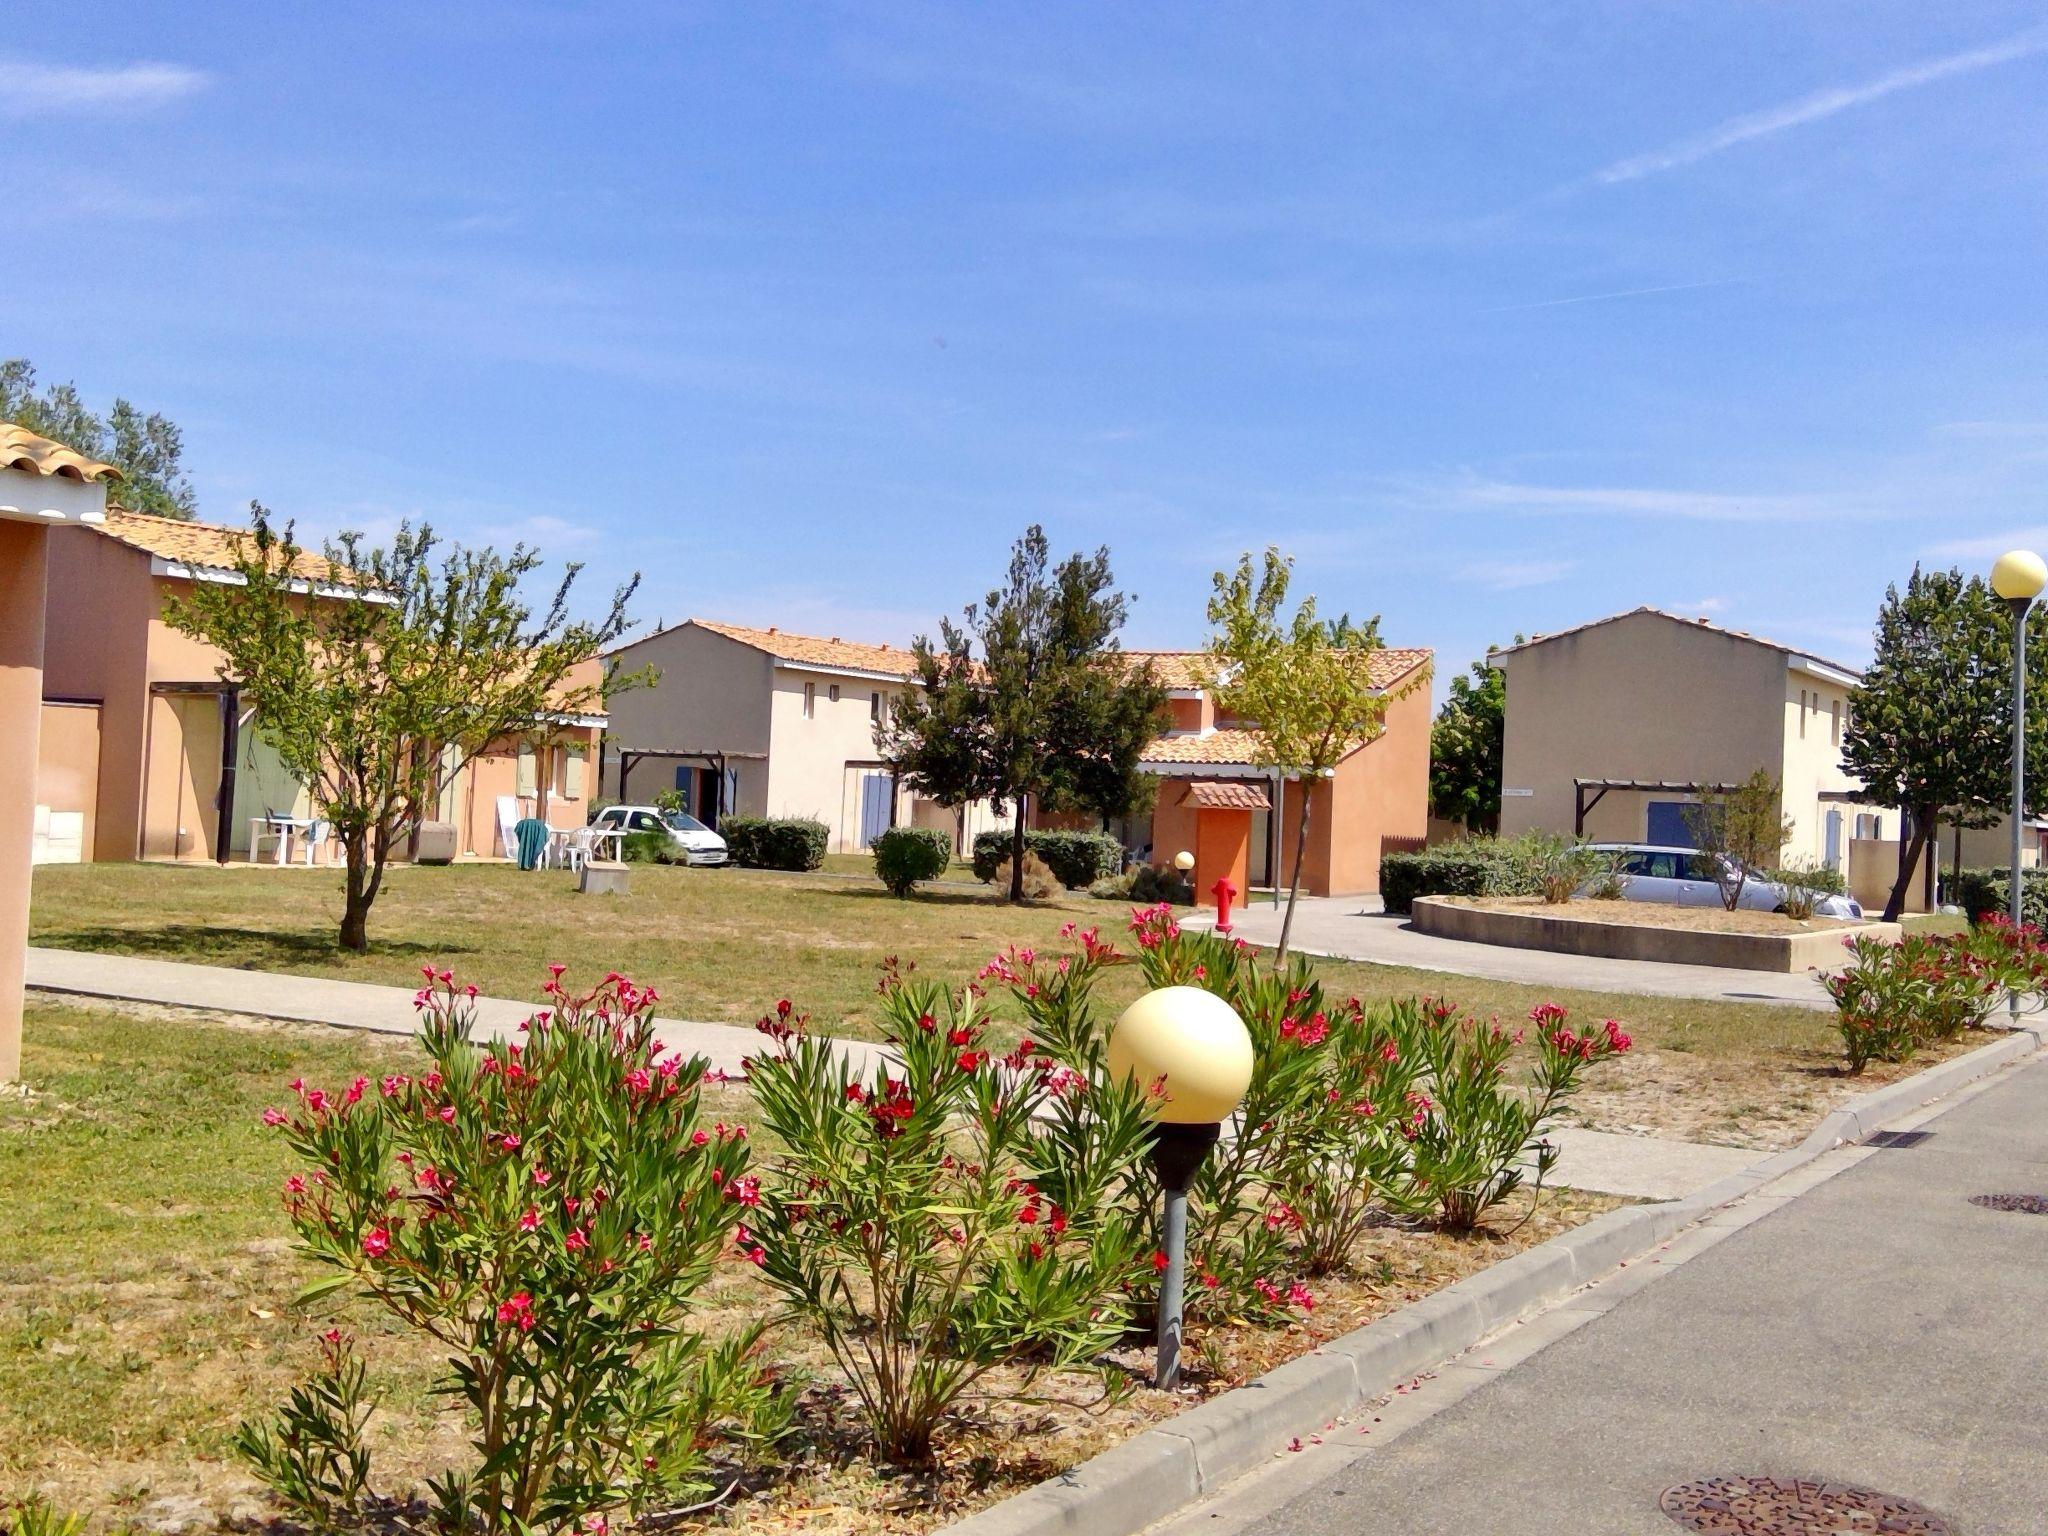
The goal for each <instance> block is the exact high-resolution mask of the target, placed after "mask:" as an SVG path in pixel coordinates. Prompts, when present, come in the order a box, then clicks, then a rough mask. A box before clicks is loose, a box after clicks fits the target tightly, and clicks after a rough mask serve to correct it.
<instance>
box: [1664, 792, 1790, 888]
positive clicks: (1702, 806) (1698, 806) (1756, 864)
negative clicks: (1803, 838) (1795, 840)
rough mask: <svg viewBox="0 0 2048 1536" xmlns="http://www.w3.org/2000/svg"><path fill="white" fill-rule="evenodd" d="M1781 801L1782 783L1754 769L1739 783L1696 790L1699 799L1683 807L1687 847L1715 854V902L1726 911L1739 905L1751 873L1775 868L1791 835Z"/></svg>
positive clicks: (1782, 796) (1782, 795)
mask: <svg viewBox="0 0 2048 1536" xmlns="http://www.w3.org/2000/svg"><path fill="white" fill-rule="evenodd" d="M1784 800H1785V796H1784V787H1783V785H1782V784H1781V783H1780V782H1779V781H1778V779H1776V778H1775V777H1773V776H1772V774H1771V771H1770V769H1768V768H1759V769H1757V770H1756V771H1755V772H1754V773H1752V774H1750V776H1749V777H1748V778H1746V779H1744V780H1743V781H1742V782H1741V783H1739V784H1731V785H1729V786H1728V787H1727V788H1725V789H1711V788H1710V789H1703V790H1701V791H1700V797H1699V800H1698V801H1697V802H1696V803H1695V804H1692V805H1688V806H1687V807H1686V808H1685V825H1686V830H1687V831H1688V832H1690V833H1691V834H1692V840H1693V846H1694V847H1695V848H1697V849H1699V851H1700V852H1701V853H1704V854H1706V855H1708V856H1709V857H1715V858H1716V863H1715V869H1716V873H1715V880H1716V882H1717V883H1718V884H1719V885H1720V887H1721V904H1722V905H1723V906H1725V907H1726V908H1727V909H1728V910H1729V911H1730V912H1733V911H1734V910H1735V909H1736V908H1737V907H1739V906H1741V905H1742V888H1743V887H1744V886H1745V885H1747V884H1748V883H1749V876H1750V873H1751V872H1752V871H1754V870H1769V869H1775V868H1776V867H1777V864H1778V854H1779V852H1780V851H1781V850H1782V849H1783V848H1784V846H1785V842H1786V839H1788V838H1790V837H1791V835H1792V818H1791V817H1789V816H1787V815H1786V814H1785V811H1784ZM1716 856H1718V857H1716Z"/></svg>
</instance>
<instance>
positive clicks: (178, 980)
mask: <svg viewBox="0 0 2048 1536" xmlns="http://www.w3.org/2000/svg"><path fill="white" fill-rule="evenodd" d="M28 985H29V988H30V990H32V991H38V992H61V993H69V994H72V995H75V996H80V997H105V998H116V999H119V1000H121V1001H124V1002H133V1003H157V1004H161V1005H163V1006H165V1007H171V1008H198V1009H202V1010H204V1011H206V1012H209V1013H238V1014H247V1015H250V1016H252V1017H255V1018H264V1019H286V1020H291V1021H294V1022H298V1023H305V1024H331V1025H333V1026H334V1027H335V1028H337V1029H366V1030H371V1031H374V1032H376V1033H379V1034H387V1035H409V1034H411V1033H413V1032H414V1031H415V1030H416V1029H418V1028H419V1016H418V1014H417V1013H416V1012H415V1010H414V1009H413V1005H412V999H413V989H412V988H410V987H384V986H374V985H371V984H369V983H366V982H360V981H334V980H331V979H329V978H327V977H321V976H282V975H276V974H273V973H271V972H268V971H244V970H238V969H235V968H234V967H231V966H222V965H186V964H184V963H182V962H180V961H176V960H147V959H142V958H139V957H137V956H133V955H100V954H90V953H87V952H85V951H82V950H70V949H38V948H33V947H32V948H30V950H29V952H28ZM540 1006H541V1005H540V1004H539V1003H537V1002H520V1001H517V1000H515V999H512V998H503V997H479V998H478V999H477V1000H476V1021H477V1033H478V1035H479V1036H480V1037H483V1038H487V1039H504V1038H506V1037H508V1036H510V1035H512V1034H513V1033H514V1032H515V1031H516V1030H517V1029H518V1027H519V1025H521V1024H522V1023H524V1022H525V1021H526V1020H527V1019H529V1018H531V1017H532V1016H533V1014H534V1013H535V1012H536V1011H538V1009H539V1008H540ZM658 1022H659V1023H660V1025H661V1038H662V1041H663V1043H664V1044H666V1045H668V1046H671V1047H673V1048H674V1049H676V1050H679V1051H683V1052H686V1053H688V1054H690V1055H693V1056H702V1057H704V1058H705V1059H706V1060H707V1061H708V1062H710V1064H711V1065H712V1066H713V1067H714V1068H716V1069H717V1070H719V1071H721V1072H738V1071H739V1070H740V1063H741V1060H742V1058H744V1057H746V1056H750V1055H753V1054H755V1053H756V1052H758V1051H759V1050H760V1048H761V1037H760V1035H758V1034H757V1033H755V1032H754V1031H753V1030H752V1029H747V1028H743V1027H741V1026H739V1025H736V1024H705V1023H698V1022H695V1021H692V1020H688V1019H670V1018H661V1019H659V1020H658ZM839 1048H840V1050H841V1051H843V1052H844V1053H845V1054H846V1055H847V1056H848V1057H849V1058H850V1059H851V1060H853V1061H854V1062H855V1063H856V1065H857V1067H858V1069H859V1070H860V1071H861V1072H863V1073H865V1072H866V1071H867V1070H868V1069H869V1068H870V1067H871V1066H872V1065H873V1064H874V1063H875V1062H877V1061H879V1060H880V1059H881V1050H880V1048H879V1047H878V1046H873V1045H868V1044H865V1043H863V1042H861V1041H857V1040H849V1041H842V1042H840V1047H839Z"/></svg>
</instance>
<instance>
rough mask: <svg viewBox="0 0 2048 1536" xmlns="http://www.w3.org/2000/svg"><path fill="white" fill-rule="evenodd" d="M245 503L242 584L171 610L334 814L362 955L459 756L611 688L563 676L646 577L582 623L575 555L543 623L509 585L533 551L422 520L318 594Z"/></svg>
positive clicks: (338, 559)
mask: <svg viewBox="0 0 2048 1536" xmlns="http://www.w3.org/2000/svg"><path fill="white" fill-rule="evenodd" d="M251 512H252V519H251V529H250V532H249V534H248V536H247V537H246V538H244V539H242V540H241V541H239V548H238V550H237V553H236V557H235V572H236V575H237V577H238V578H239V580H238V582H236V583H227V582H205V581H202V582H193V583H192V584H191V590H190V592H188V593H187V594H185V595H183V596H181V597H178V598H175V599H173V601H172V602H171V604H170V607H169V610H168V617H169V619H170V622H171V623H172V625H174V626H175V627H176V628H178V629H179V630H181V631H183V632H184V633H186V634H188V635H191V636H193V637H194V638H195V639H198V640H203V641H205V642H206V643H207V644H209V645H212V646H214V647H216V648H218V649H219V651H220V652H221V655H222V661H221V666H220V674H221V677H222V678H223V679H224V680H228V681H232V682H233V683H235V684H236V686H237V687H238V688H239V689H240V691H241V697H242V701H243V702H244V704H249V705H254V706H255V728H256V730H257V731H258V732H259V733H260V734H261V736H262V737H263V739H264V740H265V741H266V742H268V743H269V744H270V745H271V747H272V748H273V749H275V751H276V752H277V755H278V759H279V761H280V762H281V763H282V764H283V766H284V768H285V771H286V772H288V773H290V774H291V775H292V776H293V777H294V778H296V779H298V780H299V782H300V783H302V784H304V785H306V787H307V788H308V790H309V791H310V792H311V794H312V796H313V799H314V801H315V803H316V804H317V805H318V806H319V808H320V814H321V815H322V816H323V817H324V818H326V819H327V820H328V821H329V822H331V823H332V825H333V827H334V832H335V836H336V837H337V838H338V839H339V840H340V842H341V846H342V850H343V853H344V855H345V858H346V862H347V872H346V882H347V885H346V889H347V895H346V900H345V903H344V906H343V909H342V918H341V944H342V947H343V948H345V949H353V950H364V949H367V948H368V947H369V930H368V923H369V915H370V907H371V905H372V904H373V903H374V902H375V901H376V899H377V893H378V891H379V890H380V889H381V888H382V885H383V882H384V869H385V865H386V863H387V861H388V860H389V858H390V856H391V853H392V850H393V848H394V847H395V846H396V845H397V844H398V842H399V840H400V838H401V837H402V836H404V835H405V834H406V833H407V832H408V831H409V829H410V828H411V827H412V826H413V825H414V824H415V823H416V822H417V821H418V820H419V819H420V818H421V817H422V816H423V815H424V814H425V813H426V811H427V808H428V807H430V806H432V805H433V804H434V802H435V801H436V799H438V798H439V795H440V793H441V790H442V788H443V787H444V786H445V785H446V784H447V783H448V782H449V781H450V780H451V779H452V778H453V777H454V775H455V774H457V773H459V772H460V771H461V769H462V766H463V765H464V764H466V763H467V762H468V761H469V760H470V759H471V758H472V757H474V756H475V755H476V754H478V753H479V752H482V751H483V750H484V749H485V748H486V747H487V746H488V745H490V743H491V742H493V741H495V740H498V739H499V738H501V737H506V736H512V735H517V734H520V733H524V732H529V731H534V730H544V729H545V725H546V721H547V718H548V717H549V716H550V715H557V714H578V713H584V712H587V711H590V710H593V709H596V708H597V707H599V705H600V704H601V702H602V698H603V695H604V693H605V691H606V689H607V687H614V686H616V685H617V684H618V682H619V679H617V678H616V677H607V678H606V679H605V680H604V682H601V683H574V682H572V681H571V675H572V673H573V672H575V671H576V669H578V668H580V667H582V666H583V665H584V664H585V663H587V662H589V661H591V660H593V659H594V658H596V657H597V655H598V654H599V653H600V652H601V651H602V650H603V649H604V648H605V647H606V646H607V645H609V644H610V643H611V642H612V641H613V640H615V639H616V638H617V637H618V636H619V635H620V634H621V633H622V632H623V631H624V629H625V627H626V618H625V613H626V603H627V601H628V599H629V598H630V597H631V596H632V593H633V590H634V588H635V587H636V586H637V585H638V584H639V577H637V576H635V577H634V578H633V579H632V580H631V581H629V582H628V583H626V585H624V586H623V587H621V588H619V590H618V591H617V592H616V593H615V594H614V595H613V597H612V601H611V608H610V611H609V612H608V613H607V614H606V616H605V617H604V618H603V619H601V620H599V621H598V622H596V623H586V622H584V621H581V620H576V619H572V618H570V616H569V611H568V597H569V591H570V587H571V585H572V584H573V583H574V581H575V579H576V574H577V571H578V570H579V569H580V567H578V566H576V565H573V564H572V565H570V566H569V567H568V568H567V570H566V571H565V572H564V574H563V577H562V581H561V584H560V585H559V586H558V587H557V588H556V590H555V594H554V598H553V600H552V601H551V602H550V603H549V604H548V606H547V607H546V608H545V609H543V610H542V611H541V612H540V613H539V614H538V615H536V614H535V613H534V612H533V610H532V609H530V608H529V607H528V606H527V604H526V602H525V601H524V600H523V599H522V598H521V596H520V584H521V582H522V581H524V580H525V578H527V577H528V576H529V575H531V574H532V573H533V572H534V570H535V569H536V568H538V566H539V565H540V556H539V554H538V553H537V552H535V551H533V550H531V549H529V548H527V547H526V546H525V545H523V544H522V545H519V546H518V547H516V548H515V549H514V550H513V551H512V553H511V554H510V555H499V554H497V553H495V552H494V551H491V550H488V549H483V550H467V549H462V548H460V547H457V546H449V547H447V548H446V549H445V551H444V549H443V547H442V545H441V542H440V541H439V540H438V539H437V538H435V536H434V534H433V531H432V530H431V529H429V528H427V527H424V526H422V527H420V528H418V529H417V530H415V529H414V528H413V527H411V526H410V525H409V524H408V525H404V526H401V527H400V528H399V530H398V533H397V535H396V536H395V537H394V538H393V540H392V543H391V547H390V548H389V549H388V550H385V549H370V548H366V547H365V546H364V545H363V542H362V540H361V538H360V537H359V536H358V535H356V534H353V533H344V534H343V535H341V537H340V538H339V540H337V541H336V542H334V543H332V544H329V545H328V546H327V549H326V557H327V561H328V564H329V565H330V566H331V567H332V569H331V571H330V572H328V573H326V574H325V575H324V576H321V577H320V579H319V582H318V584H317V586H316V582H315V580H314V579H313V577H314V575H315V574H316V573H315V572H314V570H313V568H311V567H309V566H308V565H307V564H305V563H304V562H303V561H302V560H301V554H302V551H301V550H300V549H299V546H298V544H297V543H296V541H295V540H294V538H293V533H292V525H291V524H290V523H286V524H285V525H284V527H283V529H282V530H279V529H278V528H277V527H275V526H274V525H273V523H272V521H271V518H270V515H269V513H268V512H267V511H265V509H264V508H263V507H262V506H260V505H255V506H252V508H251Z"/></svg>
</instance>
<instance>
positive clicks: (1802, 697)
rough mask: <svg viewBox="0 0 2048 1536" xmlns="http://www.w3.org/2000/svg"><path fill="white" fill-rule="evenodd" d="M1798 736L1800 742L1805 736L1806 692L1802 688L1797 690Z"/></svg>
mask: <svg viewBox="0 0 2048 1536" xmlns="http://www.w3.org/2000/svg"><path fill="white" fill-rule="evenodd" d="M1799 735H1800V737H1801V739H1802V740H1803V739H1804V738H1805V736H1806V690H1805V689H1804V688H1802V689H1800V690H1799Z"/></svg>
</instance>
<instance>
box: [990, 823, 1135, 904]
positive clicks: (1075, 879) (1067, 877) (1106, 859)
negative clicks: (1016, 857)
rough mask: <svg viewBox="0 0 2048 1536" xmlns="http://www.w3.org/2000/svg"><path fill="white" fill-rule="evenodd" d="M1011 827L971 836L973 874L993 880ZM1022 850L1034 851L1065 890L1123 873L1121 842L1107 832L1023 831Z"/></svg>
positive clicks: (1006, 853)
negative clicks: (972, 839)
mask: <svg viewBox="0 0 2048 1536" xmlns="http://www.w3.org/2000/svg"><path fill="white" fill-rule="evenodd" d="M1010 837H1011V832H1010V829H1009V828H1007V827H1005V828H1003V829H1002V830H1001V831H999V832H984V833H982V834H981V835H980V836H979V837H977V838H975V840H974V878H975V879H977V880H993V879H995V877H996V866H997V865H998V864H1000V863H1002V862H1003V861H1004V860H1005V859H1007V858H1009V856H1010ZM1024 851H1025V852H1027V853H1035V854H1037V855H1038V856H1039V858H1041V859H1043V860H1044V861H1045V867H1046V868H1047V869H1050V870H1051V871H1052V872H1053V874H1054V875H1055V876H1056V877H1057V878H1058V880H1059V882H1060V884H1061V885H1064V886H1065V887H1067V889H1068V890H1071V891H1078V890H1083V889H1085V888H1087V887H1088V886H1091V885H1093V884H1094V883H1095V882H1096V881H1098V880H1106V879H1108V878H1109V877H1110V876H1111V875H1119V874H1122V873H1123V868H1124V845H1123V844H1122V843H1120V842H1118V841H1117V840H1116V839H1115V838H1113V837H1111V836H1110V835H1109V834H1108V833H1107V832H1026V833H1025V834H1024Z"/></svg>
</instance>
